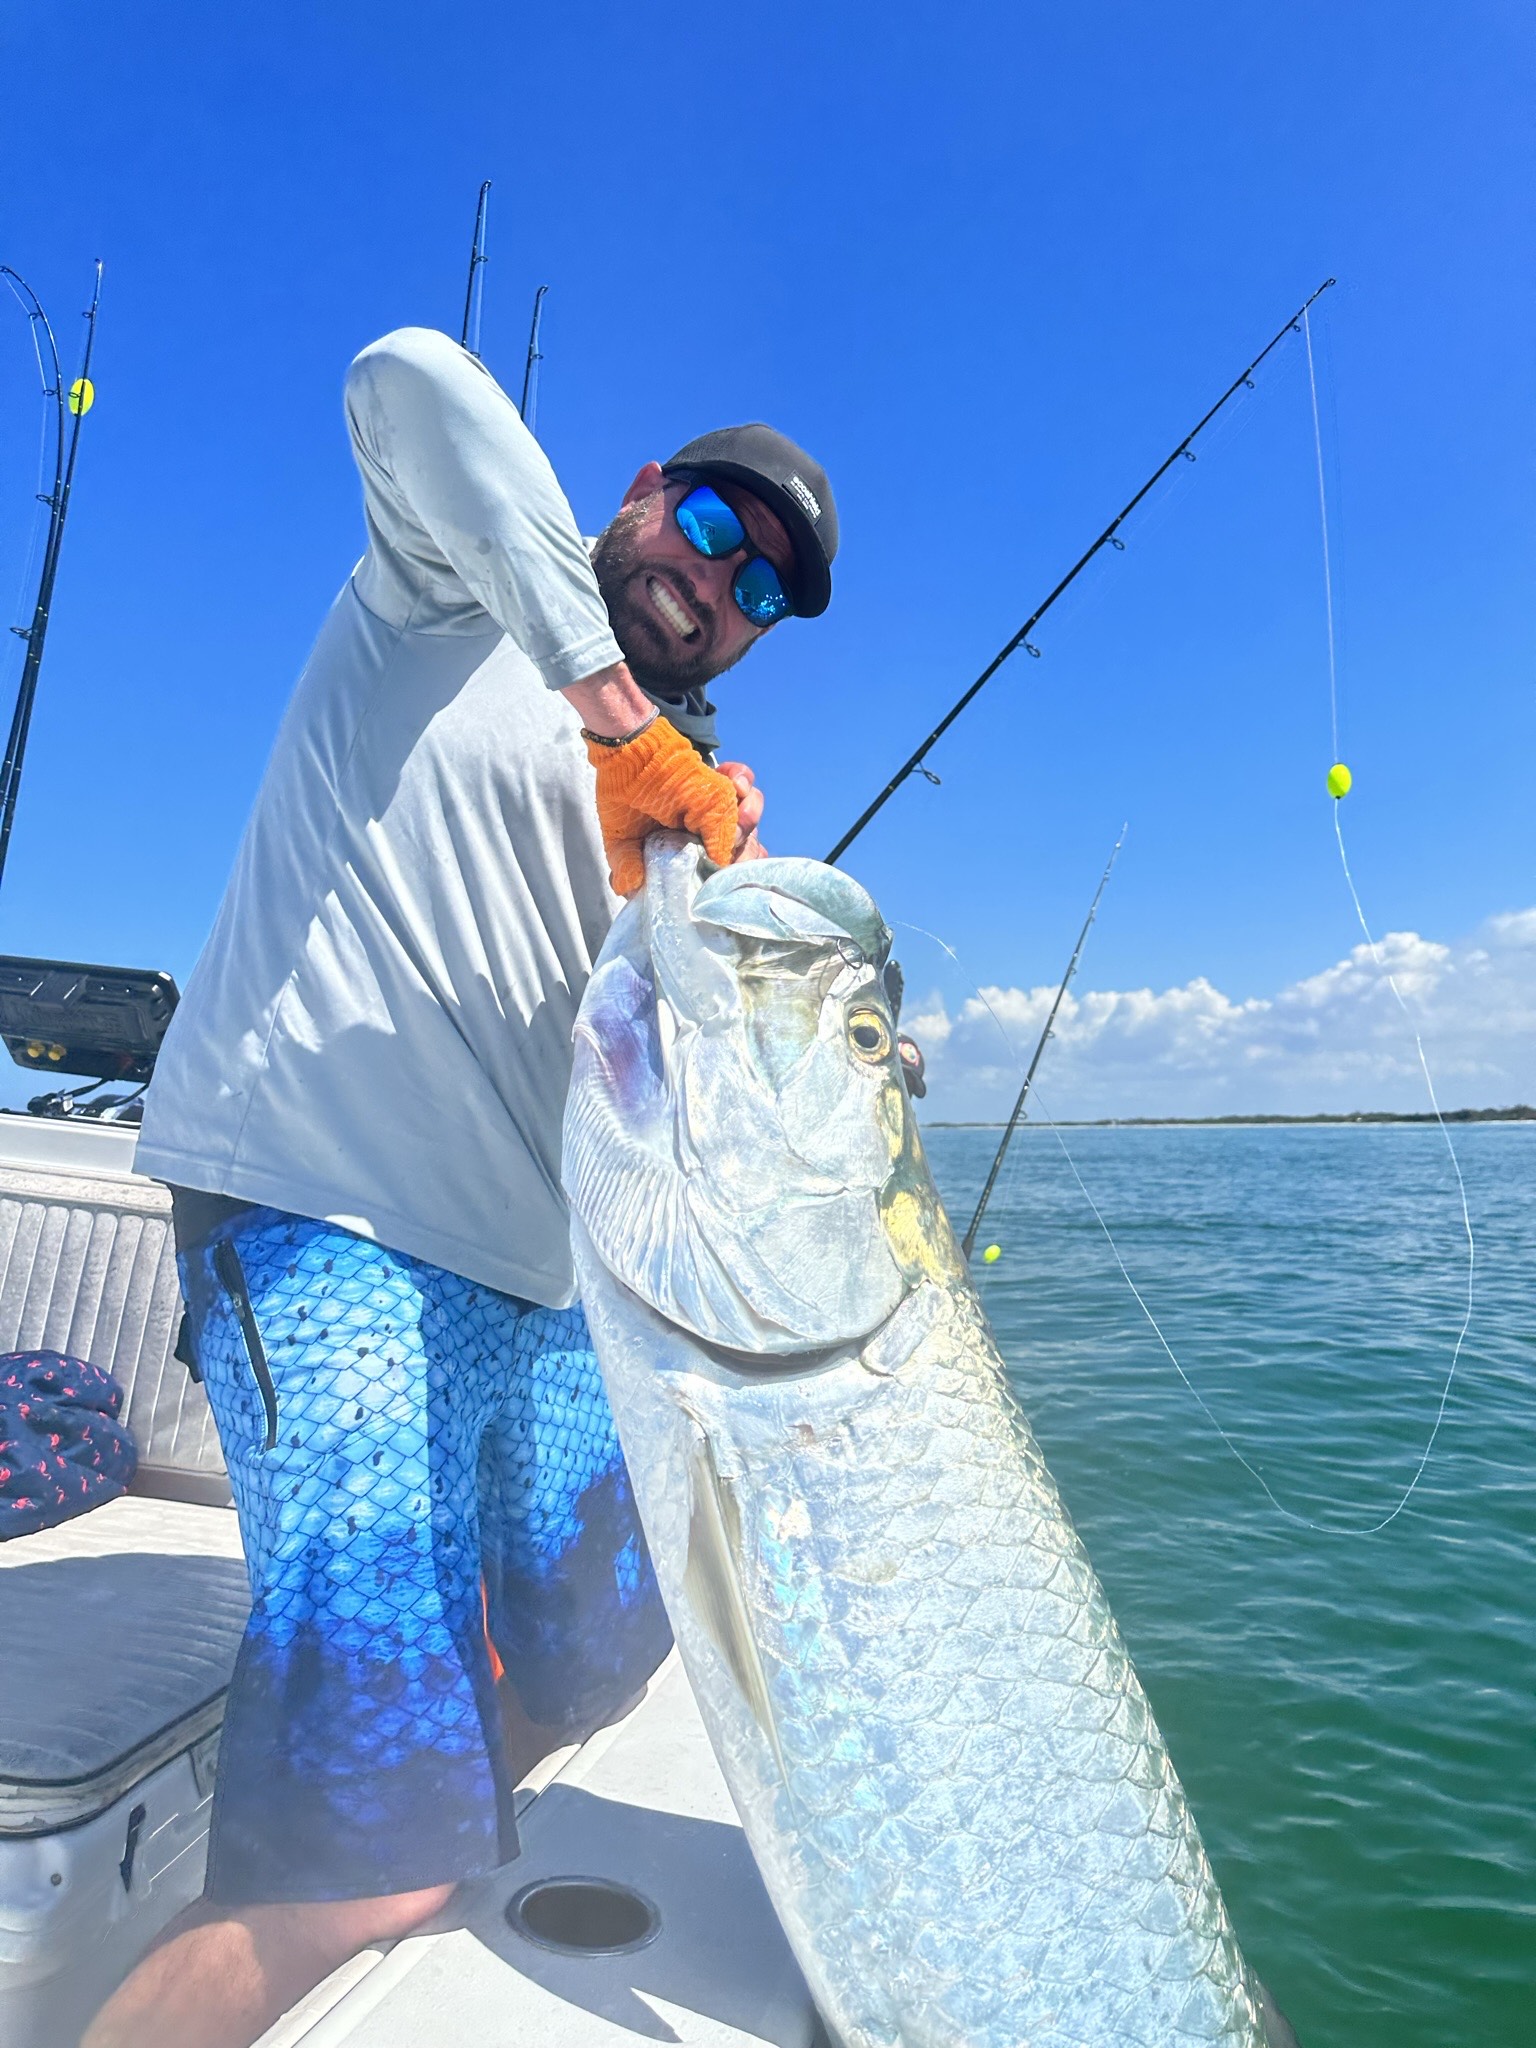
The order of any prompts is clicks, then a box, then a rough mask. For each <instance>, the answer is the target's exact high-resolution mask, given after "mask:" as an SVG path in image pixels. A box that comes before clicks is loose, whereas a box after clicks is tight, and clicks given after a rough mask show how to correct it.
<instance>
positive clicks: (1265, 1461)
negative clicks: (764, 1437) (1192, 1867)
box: [926, 1125, 1536, 2048]
mask: <svg viewBox="0 0 1536 2048" xmlns="http://www.w3.org/2000/svg"><path fill="white" fill-rule="evenodd" d="M1063 1135H1064V1137H1065V1140H1066V1143H1067V1145H1068V1146H1069V1147H1070V1150H1071V1154H1072V1157H1073V1159H1074V1160H1075V1161H1076V1164H1077V1167H1078V1170H1079V1172H1080V1173H1081V1175H1082V1178H1083V1180H1084V1181H1085V1182H1086V1183H1087V1185H1088V1187H1089V1188H1090V1189H1091V1190H1092V1193H1093V1196H1094V1199H1095V1201H1096V1202H1097V1203H1098V1205H1099V1207H1100V1209H1101V1210H1102V1211H1103V1214H1104V1217H1105V1220H1106V1222H1107V1223H1108V1224H1109V1227H1110V1229H1111V1231H1112V1232H1113V1233H1114V1236H1115V1240H1116V1242H1117V1244H1118V1245H1119V1248H1120V1252H1121V1255H1122V1256H1123V1257H1124V1259H1125V1262H1126V1265H1127V1267H1128V1268H1129V1270H1130V1272H1131V1274H1132V1275H1133V1277H1134V1278H1135V1280H1136V1282H1137V1285H1138V1286H1139V1287H1140V1288H1141V1290H1142V1292H1143V1293H1144V1294H1145V1295H1146V1297H1147V1300H1148V1303H1149V1305H1150V1306H1151V1308H1152V1309H1153V1312H1154V1313H1155V1314H1156V1316H1157V1317H1158V1320H1159V1322H1160V1323H1161V1324H1162V1326H1163V1329H1164V1331H1165V1333H1166V1335H1167V1336H1168V1338H1169V1341H1170V1343H1171V1344H1172V1346H1173V1349H1174V1350H1175V1352H1176V1353H1177V1354H1178V1356H1179V1359H1180V1361H1181V1363H1182V1364H1183V1366H1184V1367H1185V1369H1186V1371H1187V1372H1188V1374H1189V1376H1190V1378H1191V1380H1192V1381H1193V1382H1194V1383H1195V1385H1196V1386H1197V1387H1198V1388H1199V1390H1200V1392H1201V1394H1202V1395H1203V1396H1204V1397H1205V1399H1206V1401H1207V1402H1208V1403H1209V1404H1210V1406H1211V1408H1212V1410H1213V1411H1214V1412H1215V1414H1216V1416H1217V1417H1218V1418H1219V1419H1220V1421H1221V1423H1222V1426H1223V1427H1224V1428H1225V1429H1226V1430H1227V1432H1228V1433H1229V1434H1230V1436H1231V1437H1232V1438H1233V1440H1234V1441H1235V1442H1236V1444H1237V1445H1238V1447H1239V1448H1240V1449H1241V1450H1242V1452H1243V1454H1244V1456H1245V1457H1247V1458H1248V1459H1250V1460H1251V1462H1252V1463H1253V1464H1254V1465H1255V1466H1257V1467H1258V1468H1259V1470H1260V1471H1262V1473H1263V1474H1264V1477H1265V1479H1266V1480H1267V1481H1268V1483H1269V1485H1270V1486H1271V1487H1272V1488H1273V1490H1274V1492H1275V1493H1276V1494H1277V1495H1278V1497H1279V1499H1280V1500H1281V1501H1282V1502H1283V1503H1284V1504H1285V1505H1286V1507H1288V1508H1290V1509H1291V1510H1292V1511H1293V1512H1294V1513H1296V1514H1298V1515H1300V1516H1302V1517H1304V1518H1306V1519H1307V1520H1310V1521H1313V1522H1318V1523H1322V1524H1325V1525H1328V1526H1329V1527H1330V1528H1338V1527H1340V1526H1348V1525H1350V1524H1356V1525H1358V1524H1360V1523H1365V1522H1371V1521H1376V1520H1379V1519H1380V1517H1381V1516H1382V1515H1383V1514H1385V1513H1387V1512H1388V1510H1389V1509H1390V1508H1391V1506H1392V1505H1393V1503H1394V1502H1395V1501H1396V1500H1397V1498H1398V1496H1399V1495H1400V1494H1401V1492H1402V1489H1403V1487H1404V1486H1405V1485H1406V1484H1407V1483H1408V1481H1409V1479H1410V1478H1411V1477H1412V1474H1413V1470H1414V1467H1415V1465H1416V1464H1417V1462H1418V1460H1419V1456H1420V1453H1421V1451H1422V1449H1423V1445H1424V1442H1425V1439H1426V1437H1427V1435H1428V1432H1429V1430H1430V1427H1431V1425H1432V1423H1433V1420H1434V1416H1435V1410H1436V1407H1437V1405H1438V1403H1439V1398H1440V1391H1441V1387H1442V1385H1443V1382H1444V1379H1445V1374H1446V1369H1447V1367H1448V1364H1449V1361H1450V1354H1451V1348H1452V1345H1453V1342H1454V1339H1455V1335H1456V1331H1457V1328H1458V1326H1459V1324H1460V1320H1461V1315H1462V1312H1463V1308H1464V1304H1465V1298H1466V1240H1465V1236H1464V1233H1463V1231H1462V1225H1461V1212H1460V1207H1459V1203H1458V1200H1457V1196H1456V1189H1455V1182H1454V1178H1453V1176H1452V1173H1451V1169H1450V1163H1449V1160H1448V1158H1447V1155H1446V1151H1445V1145H1444V1141H1443V1139H1442V1138H1441V1136H1440V1134H1439V1132H1438V1131H1437V1130H1436V1129H1435V1128H1434V1127H1433V1126H1428V1127H1425V1126H1403V1125H1397V1126H1386V1127H1377V1128H1370V1127H1366V1128H1360V1127H1345V1128H1336V1127H1335V1128H1330V1127H1305V1128H1303V1127H1290V1128H1287V1127H1282V1128H1278V1129H1277V1128H1268V1129H1231V1128H1217V1129H1209V1128H1205V1129H1185V1130H1176V1129H1152V1130H1094V1131H1087V1130H1080V1131H1068V1132H1065V1133H1064V1134H1063ZM1454 1135H1455V1143H1456V1148H1457V1154H1458V1157H1459V1158H1460V1161H1461V1166H1462V1172H1463V1175H1464V1177H1465V1181H1466V1187H1467V1194H1468V1199H1469V1203H1470V1206H1471V1212H1472V1220H1473V1225H1474V1230H1475V1233H1476V1238H1477V1275H1476V1293H1475V1313H1474V1318H1473V1322H1472V1327H1471V1331H1470V1334H1469V1336H1468V1340H1467V1345H1466V1348H1465V1351H1464V1353H1463V1357H1462V1364H1461V1368H1460V1371H1459V1374H1458V1377H1457V1380H1456V1383H1455V1386H1454V1387H1453V1390H1452V1394H1451V1398H1450V1401H1449V1403H1448V1405H1447V1410H1446V1419H1445V1423H1444V1426H1443V1428H1442V1430H1441V1434H1440V1438H1439V1441H1438V1444H1437V1446H1436V1450H1435V1454H1434V1457H1433V1459H1432V1461H1431V1463H1430V1465H1429V1467H1428V1469H1427V1471H1426V1473H1425V1475H1424V1477H1423V1479H1422V1480H1421V1481H1420V1483H1419V1485H1418V1487H1417V1489H1416V1490H1415V1492H1414V1494H1413V1497H1412V1499H1411V1500H1410V1502H1409V1504H1408V1506H1407V1508H1406V1509H1405V1510H1404V1512H1403V1513H1402V1514H1401V1515H1400V1516H1399V1517H1398V1518H1397V1520H1396V1521H1394V1522H1393V1523H1392V1524H1391V1525H1390V1527H1388V1528H1386V1529H1384V1530H1383V1531H1382V1532H1381V1533H1380V1534H1378V1535H1373V1536H1362V1535H1349V1534H1323V1533H1318V1532H1317V1531H1315V1530H1312V1529H1309V1528H1306V1527H1304V1526H1299V1525H1298V1524H1297V1523H1295V1522H1290V1521H1287V1520H1285V1519H1284V1518H1283V1517H1282V1516H1281V1515H1280V1514H1278V1513H1277V1512H1276V1510H1275V1509H1274V1508H1273V1507H1272V1506H1271V1504H1270V1503H1269V1502H1268V1501H1267V1500H1266V1499H1265V1497H1264V1494H1263V1492H1262V1490H1261V1488H1260V1487H1259V1485H1258V1484H1257V1482H1256V1481H1255V1480H1254V1478H1253V1477H1252V1476H1251V1475H1250V1474H1249V1473H1247V1472H1245V1471H1244V1470H1243V1468H1242V1466H1241V1465H1240V1464H1239V1463H1238V1462H1237V1460H1236V1459H1235V1458H1234V1457H1233V1455H1232V1453H1231V1452H1230V1451H1229V1450H1228V1449H1227V1448H1226V1446H1225V1445H1224V1444H1223V1443H1222V1441H1221V1438H1220V1436H1219V1435H1218V1434H1217V1432H1216V1430H1215V1429H1214V1427H1213V1426H1212V1424H1211V1422H1210V1421H1208V1420H1207V1418H1206V1417H1205V1416H1204V1415H1203V1414H1202V1413H1201V1411H1200V1409H1199V1406H1198V1405H1197V1403H1196V1401H1195V1400H1194V1399H1193V1397H1192V1396H1191V1394H1190V1393H1189V1391H1188V1390H1187V1389H1186V1388H1185V1387H1184V1386H1182V1385H1181V1384H1180V1382H1179V1380H1178V1377H1177V1375H1176V1374H1175V1372H1174V1370H1173V1368H1172V1366H1171V1365H1170V1364H1169V1363H1168V1360H1167V1358H1166V1356H1165V1355H1164V1354H1163V1352H1162V1351H1161V1349H1160V1348H1159V1346H1158V1344H1157V1341H1156V1339H1155V1338H1154V1336H1153V1334H1152V1331H1151V1330H1150V1328H1149V1327H1148V1325H1147V1323H1146V1321H1145V1319H1144V1317H1143V1316H1142V1313H1141V1311H1140V1310H1139V1309H1138V1307H1137V1305H1136V1303H1135V1301H1134V1299H1133V1298H1132V1296H1131V1294H1130V1292H1129V1290H1128V1289H1127V1287H1126V1285H1125V1282H1124V1281H1123V1279H1122V1278H1121V1277H1120V1274H1119V1272H1118V1271H1117V1269H1116V1267H1115V1264H1114V1261H1113V1258H1112V1256H1111V1253H1110V1250H1109V1247H1108V1245H1107V1244H1106V1242H1105V1240H1104V1237H1103V1235H1102V1233H1101V1231H1100V1229H1099V1226H1098V1224H1097V1223H1096V1222H1095V1220H1094V1217H1093V1214H1092V1212H1091V1210H1090V1209H1089V1207H1088V1205H1087V1203H1086V1201H1085V1200H1084V1198H1083V1196H1082V1194H1081V1192H1080V1191H1079V1189H1078V1187H1077V1186H1076V1184H1075V1182H1074V1181H1073V1179H1072V1176H1071V1172H1070V1170H1069V1168H1068V1166H1067V1163H1066V1160H1065V1159H1064V1157H1063V1155H1062V1152H1061V1150H1060V1147H1059V1145H1058V1142H1057V1139H1056V1137H1055V1135H1054V1134H1053V1133H1052V1132H1051V1131H1050V1130H1048V1129H1040V1128H1033V1127H1026V1128H1025V1129H1023V1130H1022V1131H1021V1132H1020V1133H1019V1135H1018V1137H1017V1139H1016V1140H1015V1145H1014V1154H1013V1157H1012V1159H1011V1161H1010V1165H1009V1168H1008V1170H1007V1177H1006V1179H1005V1180H1004V1182H1003V1183H1002V1186H1001V1188H1000V1191H999V1194H998V1195H996V1196H994V1205H993V1207H992V1209H991V1210H990V1211H989V1216H988V1222H987V1227H986V1230H985V1232H984V1234H983V1240H982V1241H983V1243H985V1242H987V1241H989V1240H990V1241H996V1242H998V1243H999V1244H1000V1245H1001V1246H1002V1248H1003V1256H1002V1258H1001V1259H1000V1260H999V1261H998V1262H997V1263H996V1264H995V1265H994V1266H992V1267H990V1268H987V1267H982V1266H980V1265H979V1264H978V1272H979V1274H980V1275H981V1280H980V1285H981V1290H982V1296H983V1299H984V1301H985V1303H986V1306H987V1309H988V1312H989V1314H990V1315H991V1317H992V1321H993V1324H994V1327H995V1329H996V1331H997V1333H998V1336H999V1338H1000V1340H1001V1344H1002V1348H1003V1351H1004V1354H1005V1356H1006V1357H1007V1359H1008V1361H1009V1365H1010V1368H1011V1371H1012V1373H1013V1376H1014V1380H1015V1384H1016V1385H1017V1387H1018V1390H1019V1393H1020V1395H1021V1397H1022V1399H1023V1402H1024V1405H1025V1408H1026V1411H1027V1413H1028V1415H1029V1417H1030V1420H1031V1422H1032V1424H1033V1426H1034V1429H1035V1431H1036V1434H1037V1435H1038V1437H1039V1439H1040V1442H1041V1445H1042V1447H1043V1449H1044V1451H1045V1454H1046V1457H1047V1458H1048V1460H1049V1462H1050V1465H1051V1468H1052V1470H1053V1471H1054V1473H1055V1475H1056V1478H1057V1481H1058V1483H1059V1484H1060V1486H1061V1489H1062V1492H1063V1494H1064V1496H1065V1498H1066V1502H1067V1505H1068V1507H1069V1509H1070V1511H1071V1513H1072V1515H1073V1518H1074V1520H1075V1521H1076V1522H1077V1525H1078V1527H1079V1529H1080V1531H1081V1532H1082V1535H1083V1537H1084V1540H1085V1541H1086V1543H1087V1545H1088V1549H1089V1552H1090V1554H1091V1555H1092V1557H1093V1560H1094V1563H1095V1564H1096V1566H1097V1568H1098V1571H1099V1574H1100V1577H1101V1578H1102V1579H1103V1581H1104V1584H1105V1587H1106V1589H1107V1591H1108V1594H1109V1598H1110V1601H1111V1603H1112V1605H1113V1607H1114V1609H1115V1613H1116V1615H1117V1617H1118V1619H1119V1622H1120V1626H1121V1628H1122V1630H1123V1631H1124V1634H1125V1636H1126V1638H1127V1640H1128V1642H1129V1644H1130V1648H1131V1652H1132V1654H1133V1656H1134V1657H1135V1660H1136V1664H1137V1668H1138V1670H1139V1672H1140V1674H1141V1677H1142V1681H1143V1683H1144V1684H1145V1686H1146V1689H1147V1691H1148V1693H1149V1695H1150V1697H1151V1700H1152V1703H1153V1706H1154V1708H1155V1710H1156V1712H1157V1715H1158V1718H1159V1720H1160V1722H1161V1724H1162V1727H1163V1730H1164V1733H1165V1735H1166V1737H1167V1739H1168V1743H1169V1747H1170V1749H1171V1751H1172V1754H1173V1758H1174V1762H1175V1765H1176V1766H1177V1768H1178V1770H1179V1773H1180V1775H1181V1776H1182V1778H1183V1780H1184V1783H1185V1786H1186V1787H1187V1789H1188V1791H1189V1794H1190V1798H1191V1801H1192V1803H1193V1806H1194V1809H1195V1812H1196V1814H1197V1816H1198V1818H1199V1821H1200V1825H1201V1828H1202V1830H1203V1832H1204V1835H1205V1839H1206V1843H1207V1846H1208V1848H1209V1850H1210V1852H1211V1856H1212V1860H1213V1862H1214V1864H1215V1866H1216V1870H1217V1874H1218V1876H1219V1878H1220V1880H1221V1883H1222V1886H1223V1889H1224V1891H1225V1893H1226V1896H1227V1900H1228V1904H1229V1906H1230V1908H1231V1911H1232V1915H1233V1919H1234V1921H1235V1923H1236V1925H1237V1928H1238V1932H1239V1935H1240V1937H1241V1939H1242V1941H1243V1945H1244V1948H1245V1949H1246V1951H1247V1953H1248V1955H1249V1958H1250V1960H1251V1961H1252V1962H1253V1964H1254V1966H1255V1967H1256V1968H1257V1970H1258V1971H1259V1973H1260V1975H1261V1976H1263V1977H1264V1979H1265V1980H1266V1981H1267V1982H1268V1984H1269V1985H1270V1987H1271V1989H1272V1990H1273V1992H1274V1994H1275V1996H1276V1998H1277V1999H1278V2001H1279V2002H1280V2004H1281V2006H1282V2007H1283V2008H1284V2009H1285V2011H1286V2012H1287V2013H1288V2015H1289V2017H1290V2019H1291V2021H1292V2023H1293V2025H1294V2026H1295V2027H1296V2029H1297V2031H1298V2033H1299V2034H1300V2036H1301V2039H1302V2043H1303V2048H1527V2044H1536V1726H1533V1723H1536V1569H1533V1567H1536V1257H1533V1254H1536V1209H1533V1203H1532V1195H1531V1189H1532V1184H1533V1179H1536V1127H1532V1126H1529V1125H1527V1126H1524V1127H1520V1126H1514V1127H1510V1126H1496V1125H1478V1126H1471V1127H1464V1128H1462V1129H1460V1130H1457V1131H1456V1132H1455V1134H1454ZM926 1137H927V1145H928V1151H929V1156H930V1159H931V1161H932V1163H933V1167H934V1172H935V1175H936V1178H937V1180H938V1182H939V1186H940V1188H941V1190H942V1191H943V1193H944V1196H945V1199H946V1201H947V1203H948V1204H949V1207H950V1212H951V1215H952V1216H953V1217H954V1218H956V1219H957V1227H958V1228H963V1227H964V1224H965V1222H966V1220H967V1219H968V1218H969V1215H970V1210H971V1206H972V1204H973V1202H974V1200H975V1196H976V1192H977V1190H978V1189H979V1186H980V1183H981V1179H982V1176H983V1174H984V1172H985V1169H986V1165H987V1162H988V1160H989V1159H990V1157H991V1153H992V1149H993V1146H994V1144H995V1142H996V1133H995V1132H991V1131H945V1130H933V1131H930V1132H928V1133H927V1134H926ZM1336 1503H1354V1504H1355V1506H1354V1507H1353V1508H1352V1509H1348V1510H1346V1511H1344V1512H1342V1513H1341V1512H1340V1511H1339V1509H1338V1508H1337V1507H1336V1505H1335V1504H1336Z"/></svg>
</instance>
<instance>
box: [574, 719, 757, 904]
mask: <svg viewBox="0 0 1536 2048" xmlns="http://www.w3.org/2000/svg"><path fill="white" fill-rule="evenodd" d="M587 757H588V759H589V760H590V761H591V763H592V766H593V767H594V768H595V769H596V770H597V822H598V824H599V825H600V826H601V828H602V834H603V845H604V847H605V848H606V850H607V854H608V872H609V878H610V879H611V881H612V883H613V886H614V888H615V889H616V890H617V891H618V893H619V894H620V895H621V896H628V895H629V894H630V893H631V892H632V891H633V890H635V889H638V888H639V887H640V886H641V884H642V883H643V882H644V881H645V860H644V855H643V851H642V849H643V847H644V845H645V837H646V834H647V833H648V832H653V831H654V830H655V829H656V827H657V826H658V825H662V826H666V827H667V828H668V829H669V830H672V831H679V832H693V833H696V834H697V836H698V837H699V838H700V839H702V840H703V842H704V851H705V852H706V853H707V854H708V855H709V857H710V859H711V860H712V861H715V862H716V863H717V864H718V865H719V866H721V867H725V866H726V865H728V863H729V861H730V858H731V855H732V854H733V853H734V852H735V850H736V810H737V796H736V790H735V786H734V785H733V784H732V783H731V782H729V781H727V779H726V777H725V776H723V775H721V774H718V773H717V772H716V770H715V769H713V768H707V767H706V766H705V765H704V762H703V760H702V759H701V758H700V756H699V754H698V753H697V752H696V751H695V749H694V748H693V747H692V746H691V745H690V744H689V742H688V741H687V740H685V739H684V738H683V736H682V734H681V733H680V732H679V731H678V729H677V727H676V726H675V725H669V724H668V723H667V721H666V719H664V718H658V719H655V720H654V721H653V722H652V723H651V724H650V725H648V726H647V727H646V728H645V730H644V731H643V732H641V733H638V734H637V735H636V737H635V738H634V739H632V740H626V741H625V742H624V744H623V745H622V746H620V747H605V746H603V745H602V744H601V743H600V742H598V741H595V740H592V739H588V741H587Z"/></svg>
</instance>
